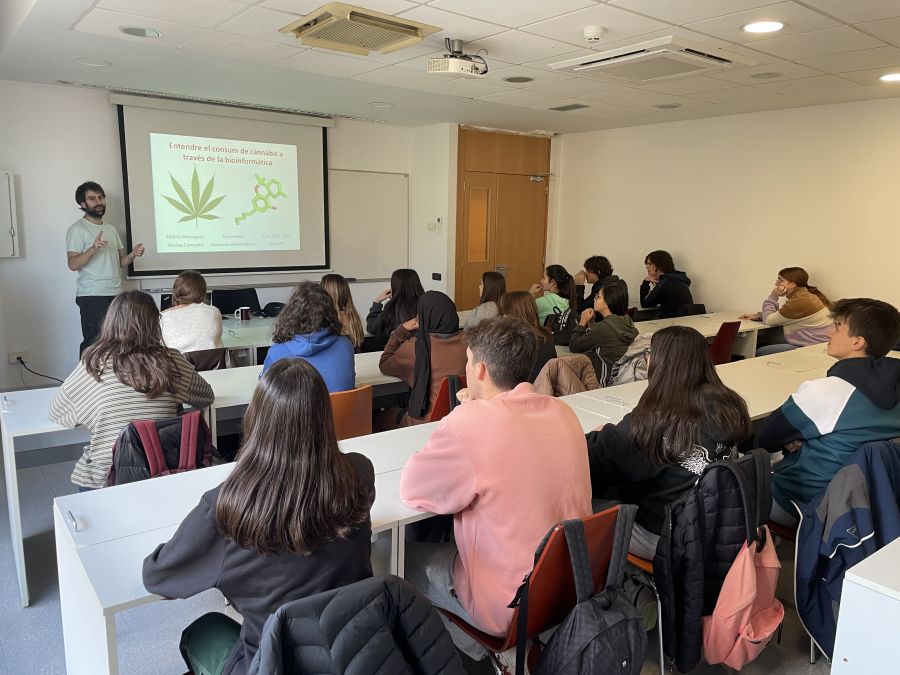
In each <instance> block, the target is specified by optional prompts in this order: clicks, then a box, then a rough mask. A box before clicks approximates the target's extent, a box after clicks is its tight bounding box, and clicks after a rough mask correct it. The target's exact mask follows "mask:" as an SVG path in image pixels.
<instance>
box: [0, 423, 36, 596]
mask: <svg viewBox="0 0 900 675" xmlns="http://www.w3.org/2000/svg"><path fill="white" fill-rule="evenodd" d="M0 431H2V434H3V471H4V473H5V475H6V506H7V508H8V510H9V538H10V541H11V542H12V550H13V558H15V561H16V576H17V577H18V581H19V596H20V598H21V600H22V607H28V605H29V603H30V602H31V600H30V598H29V597H28V576H27V574H26V572H25V540H24V538H23V536H24V535H23V534H22V513H21V510H20V509H19V472H18V468H17V467H16V446H15V441H14V440H13V437H12V435H10V434H9V433H7V431H6V426H5V425H4V424H3V417H2V416H0Z"/></svg>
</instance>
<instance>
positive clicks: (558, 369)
mask: <svg viewBox="0 0 900 675" xmlns="http://www.w3.org/2000/svg"><path fill="white" fill-rule="evenodd" d="M599 388H600V383H599V382H598V381H597V373H596V372H595V371H594V366H593V365H592V364H591V360H590V359H589V358H588V357H587V356H585V355H584V354H571V355H568V356H560V357H558V358H555V359H550V360H549V361H547V365H545V366H544V367H543V368H541V372H540V373H538V376H537V379H536V380H535V381H534V391H535V392H536V393H538V394H545V395H547V396H568V395H569V394H577V393H579V392H582V391H592V390H594V389H599Z"/></svg>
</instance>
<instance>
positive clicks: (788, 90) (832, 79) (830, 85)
mask: <svg viewBox="0 0 900 675" xmlns="http://www.w3.org/2000/svg"><path fill="white" fill-rule="evenodd" d="M757 86H758V87H759V88H760V89H766V90H768V91H774V92H778V93H779V94H784V95H785V96H791V95H794V94H796V95H804V94H814V93H817V92H820V91H840V90H841V89H856V88H857V87H858V86H859V85H858V84H856V83H855V82H850V81H849V80H845V79H844V78H843V77H838V76H837V75H819V76H818V77H804V78H802V79H799V80H790V81H788V82H773V83H771V84H760V85H757Z"/></svg>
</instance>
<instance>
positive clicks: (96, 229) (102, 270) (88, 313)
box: [66, 181, 144, 354]
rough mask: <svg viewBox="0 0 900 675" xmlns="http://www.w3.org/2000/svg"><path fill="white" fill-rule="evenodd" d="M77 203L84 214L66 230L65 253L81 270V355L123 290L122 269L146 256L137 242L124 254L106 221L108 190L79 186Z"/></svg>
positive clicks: (93, 185)
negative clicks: (112, 303)
mask: <svg viewBox="0 0 900 675" xmlns="http://www.w3.org/2000/svg"><path fill="white" fill-rule="evenodd" d="M75 202H76V203H77V204H78V207H79V208H80V209H81V210H82V211H84V217H83V218H81V219H80V220H79V221H78V222H76V223H74V224H73V225H72V226H71V227H69V229H68V231H67V232H66V251H67V253H66V255H67V257H68V263H69V269H70V270H72V271H73V272H78V282H77V285H76V291H75V304H77V305H78V308H79V310H81V334H82V337H83V340H82V342H81V346H80V348H79V354H80V353H81V352H83V351H84V350H85V348H87V347H88V346H90V345H91V343H93V342H94V340H96V339H97V335H99V333H100V326H102V325H103V318H104V317H105V316H106V310H107V309H109V303H111V302H112V299H113V298H114V297H115V296H116V295H118V294H119V293H120V292H121V291H122V273H121V271H120V268H122V267H125V266H126V265H130V264H131V263H132V261H133V260H134V259H135V258H136V257H138V256H141V255H144V245H143V244H138V245H137V246H135V247H134V250H132V251H131V253H128V254H126V253H125V249H124V247H123V245H122V240H121V239H120V238H119V233H118V231H117V230H116V228H115V227H113V226H112V225H109V224H108V223H104V222H103V215H104V214H105V213H106V193H105V192H104V191H103V188H102V187H100V185H98V184H97V183H94V182H93V181H88V182H87V183H82V184H81V185H79V186H78V188H77V189H76V190H75Z"/></svg>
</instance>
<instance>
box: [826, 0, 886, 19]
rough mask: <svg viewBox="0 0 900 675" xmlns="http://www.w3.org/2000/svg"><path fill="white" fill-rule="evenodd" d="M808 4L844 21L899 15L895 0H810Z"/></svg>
mask: <svg viewBox="0 0 900 675" xmlns="http://www.w3.org/2000/svg"><path fill="white" fill-rule="evenodd" d="M809 4H811V5H813V6H814V7H815V8H816V9H817V10H819V11H821V12H825V13H826V14H830V15H831V16H833V17H835V18H836V19H840V20H841V21H844V22H845V23H860V22H861V21H874V20H876V19H886V18H888V17H891V16H900V3H898V2H897V0H810V3H809Z"/></svg>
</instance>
